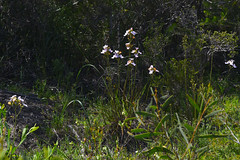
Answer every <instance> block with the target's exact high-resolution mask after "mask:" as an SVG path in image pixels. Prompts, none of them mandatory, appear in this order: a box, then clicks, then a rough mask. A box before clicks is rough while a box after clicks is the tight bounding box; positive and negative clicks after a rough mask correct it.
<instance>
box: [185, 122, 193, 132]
mask: <svg viewBox="0 0 240 160" xmlns="http://www.w3.org/2000/svg"><path fill="white" fill-rule="evenodd" d="M184 127H185V128H187V130H188V131H190V132H193V131H194V128H193V127H192V126H190V125H189V124H187V123H185V124H184Z"/></svg>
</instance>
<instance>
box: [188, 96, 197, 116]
mask: <svg viewBox="0 0 240 160" xmlns="http://www.w3.org/2000/svg"><path fill="white" fill-rule="evenodd" d="M187 98H188V101H189V103H190V104H191V105H192V107H194V108H195V109H196V110H197V111H198V112H200V107H199V105H198V104H197V103H196V102H195V101H194V99H192V97H190V96H189V95H188V94H187Z"/></svg>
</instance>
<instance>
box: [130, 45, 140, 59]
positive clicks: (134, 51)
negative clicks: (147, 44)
mask: <svg viewBox="0 0 240 160" xmlns="http://www.w3.org/2000/svg"><path fill="white" fill-rule="evenodd" d="M132 53H133V54H134V56H135V57H136V58H137V57H138V55H139V54H142V52H140V51H139V50H138V48H137V47H136V48H135V50H132Z"/></svg>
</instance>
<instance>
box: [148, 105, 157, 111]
mask: <svg viewBox="0 0 240 160" xmlns="http://www.w3.org/2000/svg"><path fill="white" fill-rule="evenodd" d="M149 108H151V109H153V110H156V109H157V106H155V105H151V106H149Z"/></svg>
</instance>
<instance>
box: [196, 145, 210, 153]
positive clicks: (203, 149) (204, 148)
mask: <svg viewBox="0 0 240 160" xmlns="http://www.w3.org/2000/svg"><path fill="white" fill-rule="evenodd" d="M207 149H208V146H205V147H202V148H199V149H197V150H196V152H202V151H205V150H207Z"/></svg>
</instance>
